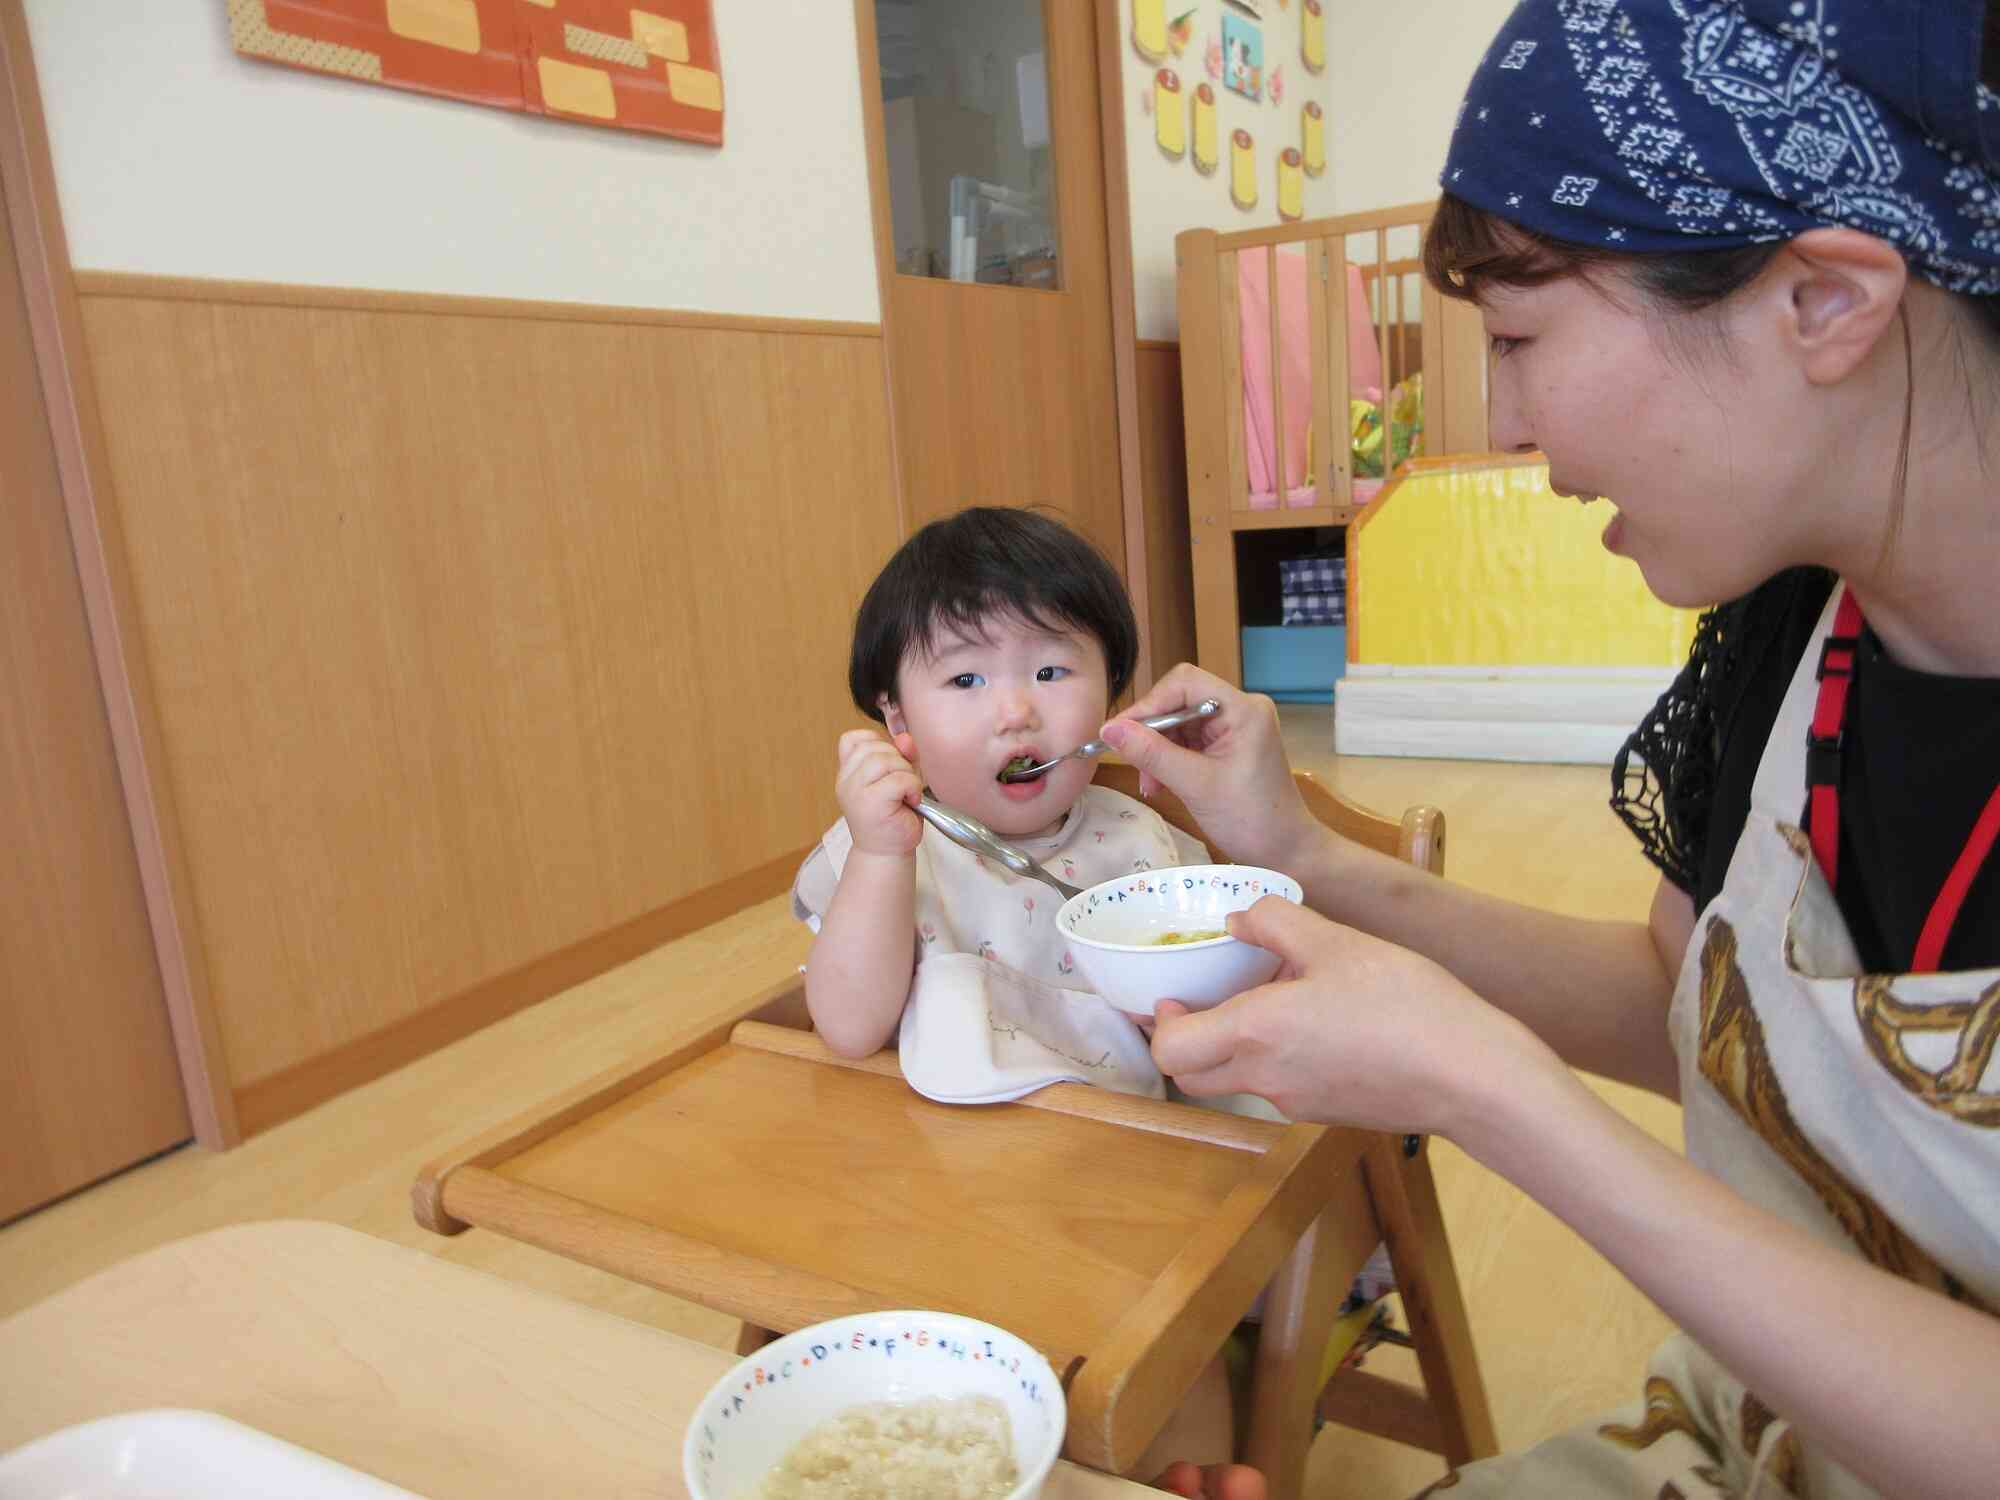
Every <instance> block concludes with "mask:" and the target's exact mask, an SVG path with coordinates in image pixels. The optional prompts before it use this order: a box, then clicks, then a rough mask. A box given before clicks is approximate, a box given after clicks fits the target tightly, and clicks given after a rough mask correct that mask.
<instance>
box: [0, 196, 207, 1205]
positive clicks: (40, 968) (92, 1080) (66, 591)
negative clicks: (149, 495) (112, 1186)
mask: <svg viewBox="0 0 2000 1500" xmlns="http://www.w3.org/2000/svg"><path fill="white" fill-rule="evenodd" d="M0 829H5V830H6V834H5V846H6V865H7V869H6V875H5V878H4V879H0V1140H4V1141H5V1142H6V1150H5V1151H4V1153H0V1222H4V1221H5V1220H7V1219H10V1218H13V1217H14V1216H15V1215H17V1214H20V1213H24V1212H26V1211H27V1210H29V1209H31V1208H35V1207H37V1206H39V1205H40V1204H42V1203H45V1202H47V1201H49V1200H50V1199H52V1198H56V1197H59V1196H61V1195H62V1194H64V1193H67V1192H69V1191H71V1190H73V1189H75V1188H78V1187H81V1186H83V1185H84V1184H86V1183H89V1182H94V1181H96V1180H97V1179H98V1178H100V1177H103V1176H105V1175H107V1174H109V1173H111V1172H115V1171H117V1170H118V1169H120V1168H122V1167H126V1166H129V1165H131V1164H132V1163H133V1162H135V1161H138V1160H140V1159H142V1158H144V1157H147V1156H151V1155H153V1154H154V1153H156V1152H158V1151H162V1150H164V1149H166V1148H167V1147H169V1146H172V1145H174V1144H176V1143H178V1142H180V1141H184V1140H186V1139H187V1138H188V1135H189V1134H190V1133H191V1126H190V1124H189V1120H188V1111H187V1102H186V1100H185V1098H184V1097H183V1095H182V1092H181V1081H180V1069H179V1067H178V1065H177V1063H176V1061H175V1058H174V1041H173V1032H172V1029H171V1027H170V1026H169V1024H168V1021H167V1000H166V991H165V989H164V988H163V986H162V985H161V982H160V972H159V966H158V964H157V963H156V962H155V961H154V957H153V940H152V933H151V930H150V928H149V925H148V922H147V918H146V898H145V890H144V888H143V886H142V885H141V882H140V879H139V864H138V858H137V856H136V854H135V853H134V851H133V847H132V830H131V826H130V824H129V822H128V821H127V819H126V816H125V803H124V798H123V796H122V795H121V794H120V791H119V786H118V763H117V756H116V753H115V752H114V750H113V748H112V744H111V726H110V722H109V721H108V719H107V718H106V716H105V711H104V697H103V694H102V693H101V692H100V690H99V688H98V682H97V666H96V661H95V659H94V657H93V655H92V652H91V642H90V625H89V620H88V617H87V615H86V613H85V609H84V601H83V585H82V582H81V580H80V579H79V577H78V576H77V567H76V558H75V553H74V552H73V550H72V549H71V546H70V538H69V525H68V521H67V517H66V515H65V512H64V506H63V495H62V481H61V477H60V474H59V471H58V468H57V464H56V457H55V444H54V440H53V438H52V437H51V434H50V423H49V412H48V407H47V404H46V403H45V402H44V400H43V396H42V382H41V377H40V374H39V372H38V370H37V368H36V361H35V350H34V342H33V339H32V338H31V336H30V331H29V323H28V301H27V296H26V293H25V290H24V288H23V286H22V282H21V276H20V264H19V260H18V258H17V256H16V254H15V248H14V236H13V234H12V232H11V226H10V223H9V216H8V215H6V214H5V213H0Z"/></svg>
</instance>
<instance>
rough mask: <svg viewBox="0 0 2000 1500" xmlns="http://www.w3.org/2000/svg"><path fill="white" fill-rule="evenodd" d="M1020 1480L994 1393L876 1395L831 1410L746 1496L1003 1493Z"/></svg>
mask: <svg viewBox="0 0 2000 1500" xmlns="http://www.w3.org/2000/svg"><path fill="white" fill-rule="evenodd" d="M1019 1482H1020V1470H1019V1469H1018V1468H1017V1467H1016V1466H1015V1463H1014V1444H1013V1439H1012V1437H1011V1435H1010V1433H1009V1431H1008V1421H1007V1409H1006V1407H1004V1406H1002V1405H1001V1404H1000V1403H999V1402H998V1401H996V1400H994V1399H993V1398H992V1397H991V1396H957V1397H950V1398H944V1397H929V1398H926V1399H924V1400H920V1401H909V1402H895V1401H873V1402H869V1403H867V1404H865V1405H862V1406H855V1407H850V1408H849V1409H848V1410H846V1411H844V1412H841V1413H840V1414H839V1415H838V1416H834V1417H828V1418H827V1419H826V1420H825V1421H823V1422H821V1423H819V1425H818V1426H816V1427H814V1428H813V1429H812V1430H811V1431H810V1432H808V1433H807V1434H806V1435H805V1436H804V1437H803V1438H801V1439H799V1441H798V1443H797V1444H796V1445H795V1446H794V1447H793V1448H792V1450H791V1452H789V1453H787V1454H786V1455H785V1457H784V1461H783V1462H781V1463H780V1464H778V1465H777V1467H775V1468H774V1469H772V1470H771V1471H770V1472H769V1473H768V1474H766V1475H765V1476H764V1479H763V1481H762V1483H760V1484H758V1485H757V1486H756V1488H754V1489H752V1490H750V1491H748V1492H746V1493H745V1494H744V1495H743V1496H742V1497H740V1500H1005V1497H1006V1496H1007V1495H1008V1494H1009V1493H1010V1492H1011V1491H1012V1490H1013V1488H1014V1486H1015V1485H1016V1484H1017V1483H1019Z"/></svg>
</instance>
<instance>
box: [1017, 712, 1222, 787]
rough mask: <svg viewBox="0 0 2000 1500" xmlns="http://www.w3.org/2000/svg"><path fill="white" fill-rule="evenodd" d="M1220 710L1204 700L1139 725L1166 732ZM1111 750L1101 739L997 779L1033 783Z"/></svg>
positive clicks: (1156, 715)
mask: <svg viewBox="0 0 2000 1500" xmlns="http://www.w3.org/2000/svg"><path fill="white" fill-rule="evenodd" d="M1221 708H1222V703H1221V700H1219V699H1216V698H1204V699H1202V700H1201V702H1199V703H1197V704H1196V705H1195V706H1194V707H1193V708H1183V709H1177V710H1176V711H1175V712H1173V713H1170V714H1155V715H1154V716H1153V717H1152V718H1150V719H1141V720H1140V721H1139V722H1140V723H1141V724H1144V725H1145V726H1146V727H1147V728H1148V729H1157V730H1168V729H1173V728H1176V727H1177V726H1179V725H1182V724H1191V723H1193V722H1194V721H1195V720H1196V719H1206V718H1209V717H1211V716H1212V715H1214V714H1216V713H1218V712H1220V711H1221ZM1110 748H1111V747H1110V746H1109V745H1107V744H1105V743H1104V741H1103V740H1090V741H1088V742H1087V743H1085V744H1081V745H1078V746H1077V747H1076V748H1075V749H1074V750H1071V751H1068V752H1067V753H1065V754H1062V755H1058V756H1057V757H1056V758H1055V759H1054V760H1045V761H1043V762H1042V763H1041V764H1040V765H1025V766H1024V765H1009V766H1008V767H1007V768H1006V769H1005V770H1003V771H1002V772H1001V773H1000V779H1001V780H1002V781H1005V782H1014V781H1033V780H1035V778H1036V777H1038V776H1041V775H1043V774H1044V773H1046V772H1047V771H1048V770H1049V769H1050V768H1051V767H1054V766H1059V765H1061V764H1062V763H1063V762H1064V761H1066V760H1078V759H1088V758H1090V757H1091V756H1096V755H1102V754H1103V753H1104V752H1105V751H1106V750H1109V749H1110ZM1023 759H1026V757H1023Z"/></svg>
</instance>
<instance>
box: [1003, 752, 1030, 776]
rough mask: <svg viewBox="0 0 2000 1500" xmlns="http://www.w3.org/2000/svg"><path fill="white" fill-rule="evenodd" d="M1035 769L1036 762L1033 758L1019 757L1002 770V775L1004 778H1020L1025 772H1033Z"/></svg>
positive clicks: (1027, 756)
mask: <svg viewBox="0 0 2000 1500" xmlns="http://www.w3.org/2000/svg"><path fill="white" fill-rule="evenodd" d="M1034 768H1035V761H1034V757H1033V756H1029V755H1017V756H1015V757H1014V758H1013V759H1012V760H1010V761H1008V762H1007V764H1006V765H1004V766H1002V767H1001V768H1000V774H1001V776H1002V777H1007V776H1019V775H1021V774H1022V773H1024V772H1027V771H1032V770H1033V769H1034Z"/></svg>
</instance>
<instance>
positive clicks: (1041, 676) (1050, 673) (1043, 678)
mask: <svg viewBox="0 0 2000 1500" xmlns="http://www.w3.org/2000/svg"><path fill="white" fill-rule="evenodd" d="M1074 675H1075V674H1074V673H1072V672H1071V671H1070V669H1069V668H1068V667H1043V668H1042V669H1041V670H1040V671H1038V672H1036V673H1035V681H1037V682H1061V681H1062V680H1063V679H1064V678H1065V677H1070V676H1074Z"/></svg>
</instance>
